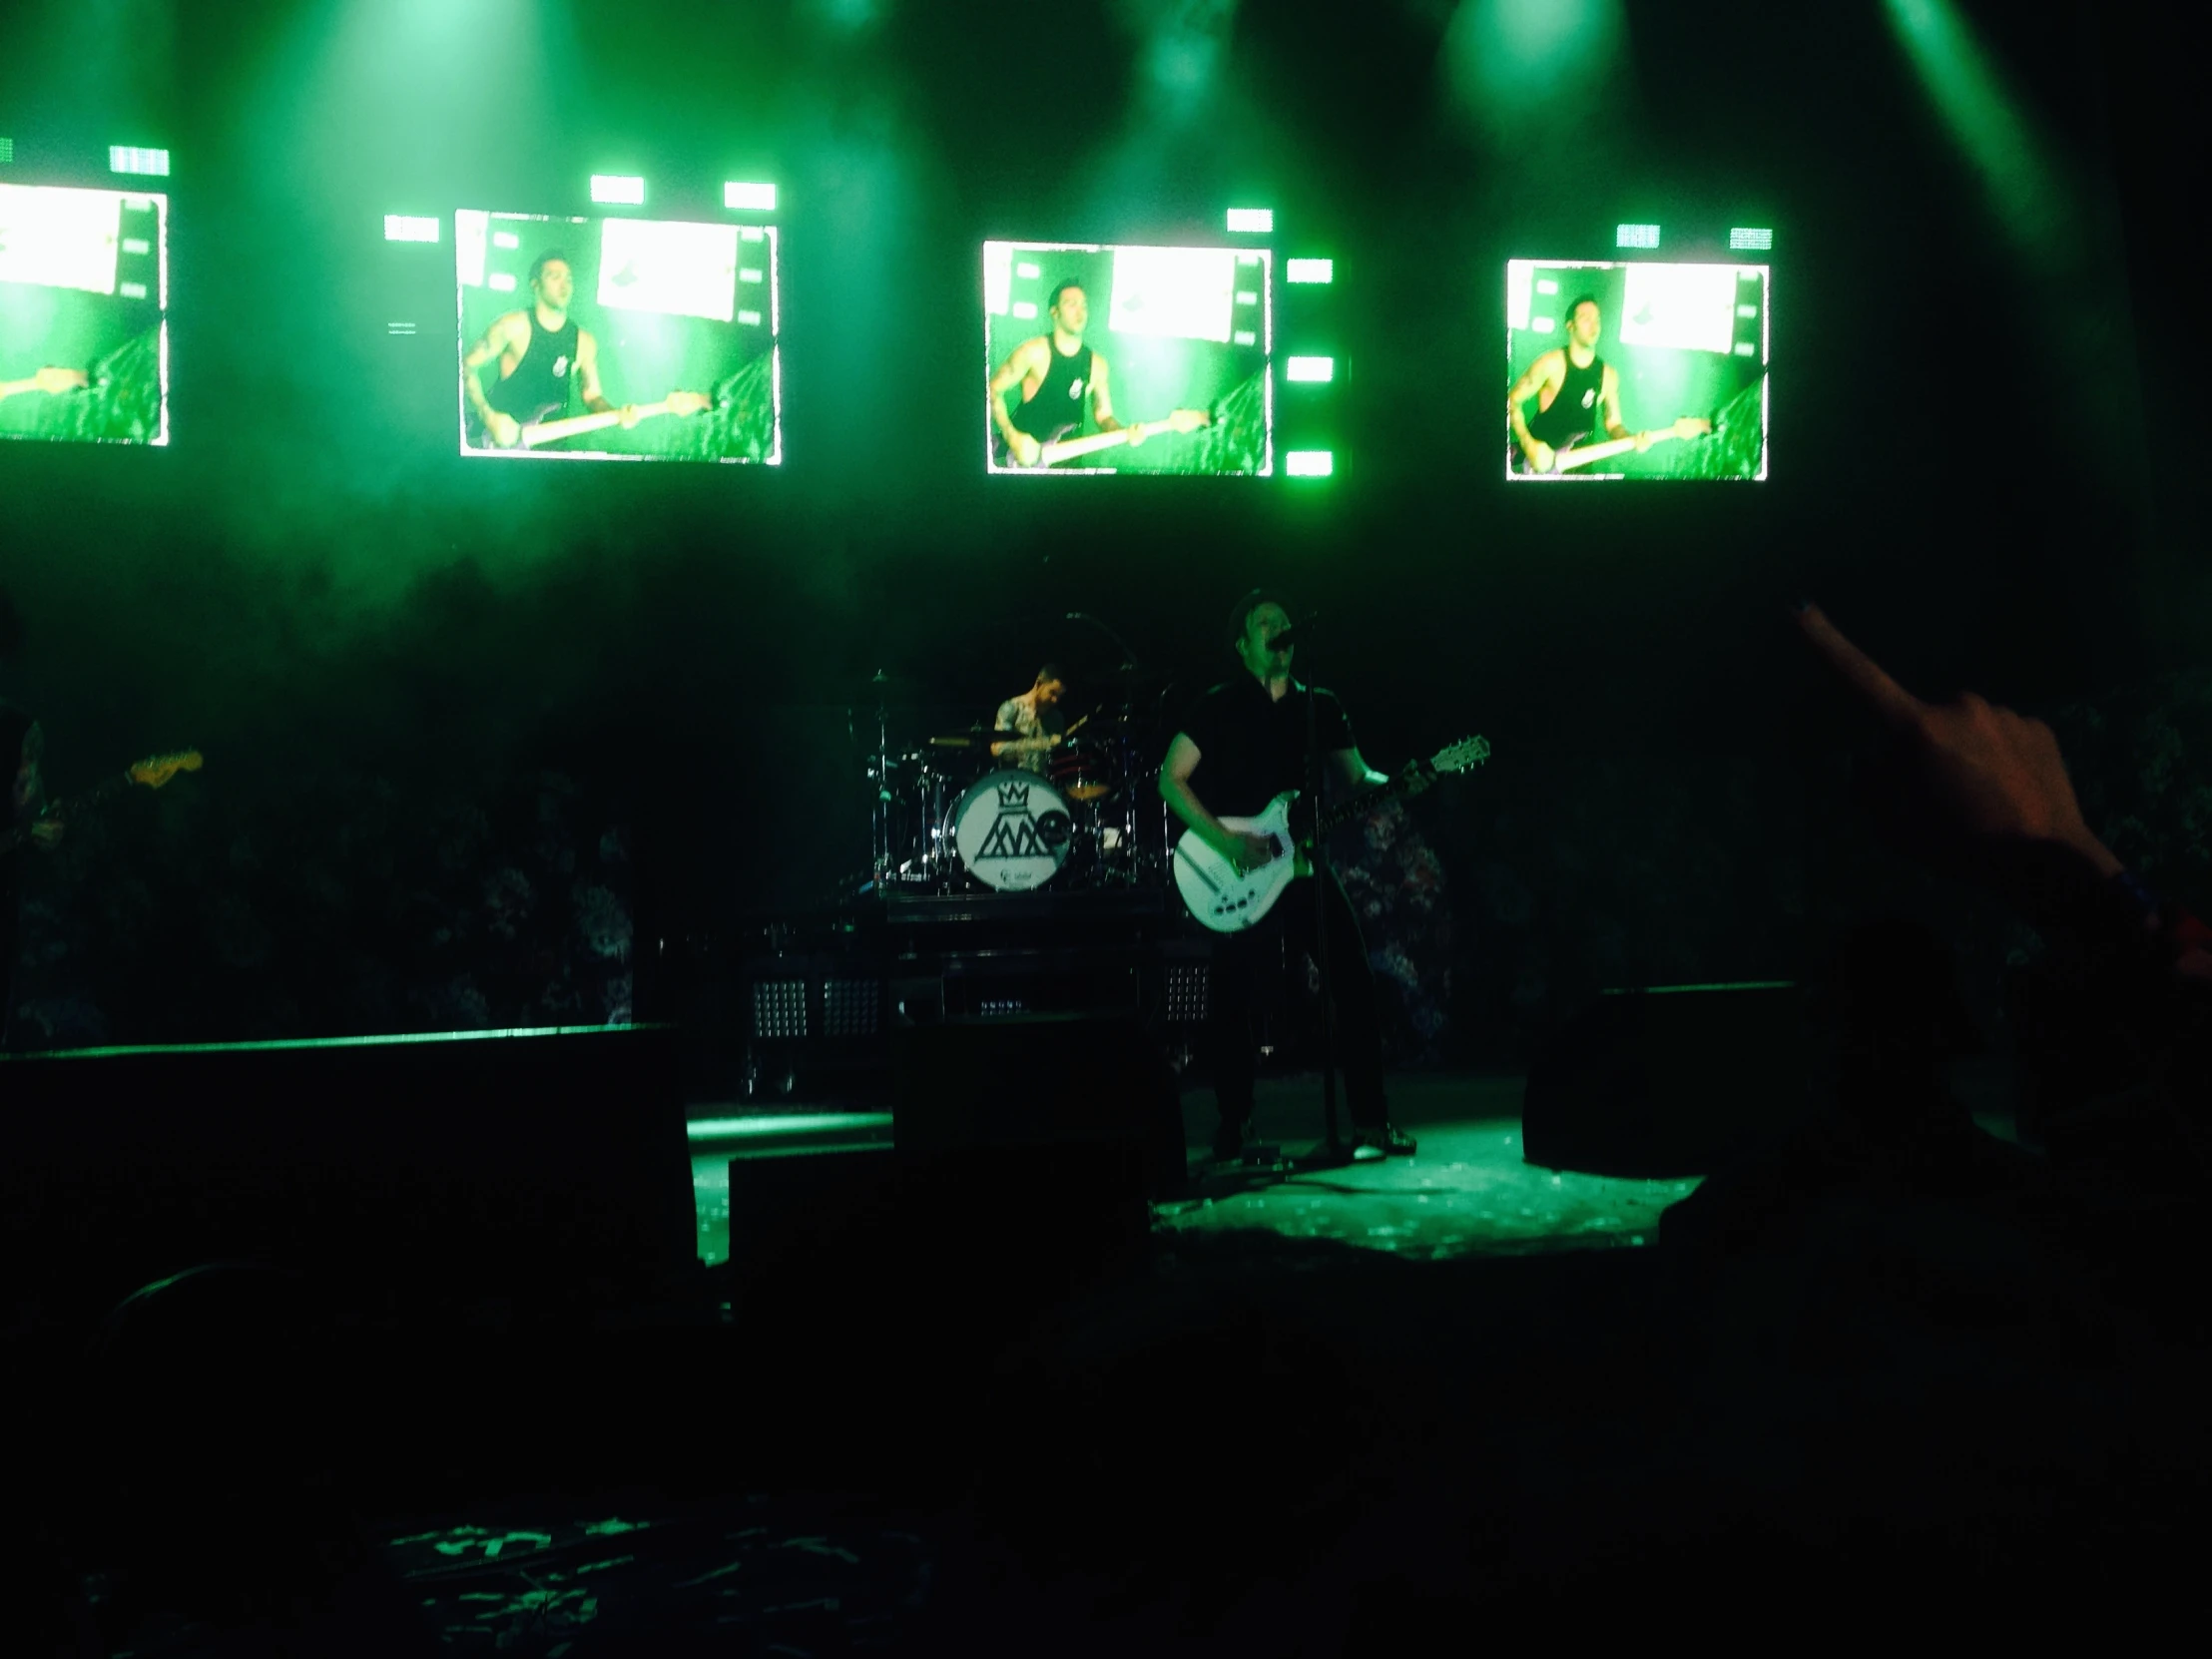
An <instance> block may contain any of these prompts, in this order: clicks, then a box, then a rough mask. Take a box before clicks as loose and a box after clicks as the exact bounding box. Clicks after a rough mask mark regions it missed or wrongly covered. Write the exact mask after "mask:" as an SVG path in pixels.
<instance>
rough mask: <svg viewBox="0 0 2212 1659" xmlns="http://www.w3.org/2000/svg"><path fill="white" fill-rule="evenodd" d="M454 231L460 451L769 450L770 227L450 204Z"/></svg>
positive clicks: (772, 413) (624, 453) (770, 453)
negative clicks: (545, 214) (559, 215)
mask: <svg viewBox="0 0 2212 1659" xmlns="http://www.w3.org/2000/svg"><path fill="white" fill-rule="evenodd" d="M454 244H455V258H456V263H457V266H458V275H459V283H460V322H461V352H460V385H459V393H460V395H459V411H460V423H461V445H462V451H463V453H465V454H469V455H501V456H541V457H560V458H575V457H579V456H582V457H590V456H620V457H622V458H624V459H637V458H641V457H643V458H649V459H655V460H694V461H759V462H764V463H767V464H771V465H773V464H775V463H776V462H778V461H779V460H780V459H781V458H782V437H781V418H780V408H779V396H780V394H779V389H778V387H779V376H778V374H777V372H776V362H777V351H778V347H777V320H776V317H777V312H776V246H777V245H776V233H775V230H774V228H773V227H755V226H739V225H707V224H688V223H682V222H677V221H660V220H630V219H620V220H618V219H606V220H585V219H565V220H551V219H544V218H540V217H534V216H530V215H523V214H494V213H483V212H476V211H464V212H461V213H458V214H456V215H455V216H454ZM518 298H519V299H521V300H522V301H523V302H522V303H520V304H517V303H516V301H517V299H518Z"/></svg>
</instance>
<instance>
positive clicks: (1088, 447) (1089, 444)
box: [991, 409, 1214, 471]
mask: <svg viewBox="0 0 2212 1659" xmlns="http://www.w3.org/2000/svg"><path fill="white" fill-rule="evenodd" d="M1213 423H1214V412H1213V410H1211V409H1176V410H1174V411H1172V412H1171V413H1170V414H1169V415H1168V417H1167V418H1166V419H1165V420H1140V421H1138V422H1136V424H1134V425H1131V426H1123V427H1121V428H1119V429H1117V430H1115V431H1111V432H1093V433H1092V434H1091V435H1090V436H1089V437H1085V438H1071V437H1069V436H1068V435H1067V434H1068V433H1070V432H1072V431H1074V430H1075V428H1076V427H1077V426H1078V425H1080V424H1081V422H1079V421H1070V422H1068V423H1067V424H1066V425H1064V426H1059V427H1056V428H1054V430H1053V434H1052V436H1050V437H1048V438H1041V439H1039V440H1038V448H1037V458H1036V460H1035V461H1034V462H1030V463H1027V464H1024V463H1023V462H1021V461H1018V460H1016V459H1015V458H1014V455H1013V451H1012V450H1011V449H1010V448H1009V447H1008V446H1007V443H1006V439H1005V436H1004V434H1002V433H994V434H993V437H992V447H991V464H992V465H994V466H1000V467H1012V468H1017V469H1020V470H1023V471H1029V470H1034V469H1036V468H1042V467H1048V466H1050V465H1052V464H1053V463H1054V462H1055V461H1072V460H1074V459H1075V458H1076V457H1077V456H1078V455H1095V454H1096V453H1097V452H1098V451H1099V450H1101V449H1112V448H1114V447H1115V446H1116V445H1118V444H1135V443H1141V442H1143V441H1145V440H1146V439H1148V438H1154V437H1158V436H1159V435H1160V434H1161V433H1163V432H1172V433H1174V434H1176V435H1177V436H1181V435H1182V434H1184V433H1186V432H1195V431H1197V430H1198V429H1199V428H1200V427H1201V426H1211V425H1212V424H1213Z"/></svg>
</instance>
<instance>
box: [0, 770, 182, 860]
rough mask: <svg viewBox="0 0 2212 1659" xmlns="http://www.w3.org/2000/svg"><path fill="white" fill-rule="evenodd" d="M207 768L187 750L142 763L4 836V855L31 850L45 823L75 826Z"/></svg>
mask: <svg viewBox="0 0 2212 1659" xmlns="http://www.w3.org/2000/svg"><path fill="white" fill-rule="evenodd" d="M204 765H206V762H205V761H204V760H203V759H202V757H201V754H200V751H199V750H197V749H186V750H180V751H179V752H178V753H177V754H174V755H156V756H154V757H153V758H152V759H150V760H144V761H140V762H139V763H138V764H137V765H135V766H130V767H126V768H124V770H123V771H122V772H120V773H118V774H117V775H115V776H114V777H112V778H109V779H107V780H106V781H105V782H103V783H99V784H95V785H94V786H93V787H92V788H91V789H89V790H87V791H85V793H84V794H82V795H78V796H73V797H71V798H70V799H69V800H68V801H65V802H62V803H60V804H58V805H56V806H52V807H49V808H47V810H46V811H45V812H44V813H43V814H41V815H40V816H39V817H38V818H36V819H34V820H32V821H31V823H29V824H24V825H19V826H17V827H16V828H15V829H13V830H7V831H6V832H5V833H0V852H13V851H15V850H16V849H17V848H18V847H23V846H28V845H29V844H30V843H31V839H32V832H33V831H34V830H36V829H37V827H38V826H39V825H40V824H42V823H46V822H48V821H50V820H57V821H59V822H61V823H65V824H68V823H74V822H75V821H77V820H78V819H80V818H82V817H84V815H85V814H86V813H88V812H90V811H92V810H93V809H94V808H95V807H100V806H103V805H105V804H106V803H108V802H110V801H113V800H114V799H115V798H116V797H117V796H119V795H124V794H127V793H128V792H129V791H131V790H134V789H148V790H158V789H160V788H161V787H162V786H163V785H164V784H166V783H168V782H169V781H170V780H171V779H172V778H174V777H176V776H177V775H178V774H179V773H180V772H198V771H199V770H200V769H201V767H202V766H204Z"/></svg>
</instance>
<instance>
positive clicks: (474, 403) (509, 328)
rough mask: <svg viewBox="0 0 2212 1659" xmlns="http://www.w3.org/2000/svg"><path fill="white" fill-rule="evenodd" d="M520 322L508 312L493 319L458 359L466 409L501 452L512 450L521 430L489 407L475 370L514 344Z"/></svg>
mask: <svg viewBox="0 0 2212 1659" xmlns="http://www.w3.org/2000/svg"><path fill="white" fill-rule="evenodd" d="M521 321H522V313H521V312H520V311H509V312H508V313H507V314H506V315H505V316H502V317H498V318H495V319H494V320H493V322H492V325H491V326H490V327H489V328H486V329H485V330H484V337H483V338H482V339H480V340H478V341H477V342H476V343H475V344H474V345H472V346H470V347H469V348H468V355H466V356H465V357H463V358H462V359H461V390H462V391H463V392H465V393H466V394H467V395H468V406H469V407H470V408H472V409H474V410H475V411H476V418H477V419H478V420H480V421H482V422H483V423H484V430H485V431H487V432H489V433H490V434H491V440H492V442H494V443H496V444H498V445H499V447H500V448H502V449H512V448H513V447H514V446H515V442H516V440H517V439H518V438H519V437H520V436H521V435H522V427H521V425H520V423H518V422H517V421H516V420H515V418H514V417H513V416H512V415H503V414H501V413H500V412H499V411H498V410H497V409H495V408H493V407H492V406H491V400H490V399H489V398H487V397H486V396H485V395H484V382H483V381H482V380H481V379H480V378H479V377H478V375H477V370H479V369H481V368H482V367H483V366H484V364H486V363H488V362H490V361H491V360H492V358H494V357H496V356H499V355H500V354H501V353H502V352H504V351H505V350H506V349H507V348H508V346H509V345H510V344H512V343H513V341H514V330H515V326H516V325H517V324H518V323H520V322H521Z"/></svg>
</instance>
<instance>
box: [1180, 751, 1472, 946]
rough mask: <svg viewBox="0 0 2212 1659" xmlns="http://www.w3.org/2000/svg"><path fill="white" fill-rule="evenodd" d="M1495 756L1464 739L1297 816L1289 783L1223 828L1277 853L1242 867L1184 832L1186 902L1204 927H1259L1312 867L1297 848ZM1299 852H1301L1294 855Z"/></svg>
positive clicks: (1182, 859) (1182, 867)
mask: <svg viewBox="0 0 2212 1659" xmlns="http://www.w3.org/2000/svg"><path fill="white" fill-rule="evenodd" d="M1489 758H1490V746H1489V743H1488V741H1487V740H1486V739H1483V738H1462V739H1460V740H1459V742H1457V743H1455V744H1452V745H1451V746H1450V747H1449V748H1446V749H1441V750H1438V751H1437V752H1436V753H1435V754H1434V755H1433V756H1431V757H1430V758H1429V759H1428V760H1426V761H1416V762H1414V763H1413V764H1412V765H1411V766H1409V767H1407V768H1406V769H1405V770H1404V771H1403V772H1401V773H1399V774H1398V776H1397V777H1395V778H1393V779H1391V780H1390V781H1389V782H1388V783H1387V784H1378V785H1377V786H1376V787H1375V788H1374V789H1372V790H1363V791H1361V792H1360V793H1359V794H1358V795H1356V796H1353V797H1352V798H1351V799H1350V800H1348V801H1345V802H1342V803H1340V804H1339V805H1337V806H1336V807H1333V808H1329V809H1327V810H1325V811H1322V812H1319V813H1298V814H1297V817H1298V819H1299V821H1300V822H1299V823H1298V824H1297V825H1296V826H1295V827H1294V826H1293V823H1292V819H1293V815H1294V813H1295V812H1296V809H1297V807H1298V802H1299V792H1298V791H1297V790H1285V791H1284V792H1283V793H1282V794H1281V795H1279V796H1277V797H1276V798H1275V799H1274V800H1273V801H1271V802H1269V803H1268V805H1267V809H1266V811H1264V812H1262V813H1261V814H1260V816H1259V817H1258V818H1225V819H1223V820H1222V821H1221V823H1222V828H1223V829H1225V830H1232V831H1235V832H1237V833H1240V834H1252V835H1259V836H1261V837H1262V838H1263V839H1265V840H1266V841H1267V843H1268V845H1269V846H1270V847H1271V848H1273V849H1274V853H1275V856H1274V857H1272V858H1270V859H1269V860H1268V861H1267V862H1266V863H1264V864H1262V865H1260V867H1259V868H1257V869H1251V870H1245V871H1243V872H1242V873H1240V872H1239V871H1238V869H1237V866H1236V865H1235V864H1233V863H1231V862H1230V861H1229V860H1228V859H1227V858H1225V857H1223V856H1222V855H1221V854H1220V853H1219V852H1216V851H1215V850H1214V849H1213V848H1212V847H1211V846H1209V845H1208V844H1207V843H1206V841H1205V840H1204V839H1203V838H1202V837H1201V836H1200V835H1199V833H1198V831H1197V830H1184V831H1183V838H1182V839H1181V840H1179V841H1177V842H1176V843H1175V886H1176V890H1177V891H1178V892H1180V893H1181V894H1182V895H1183V902H1184V904H1185V905H1186V906H1187V907H1188V908H1189V910H1190V912H1191V914H1192V915H1193V916H1195V917H1196V918H1197V919H1198V921H1199V923H1200V924H1201V925H1202V926H1205V927H1207V928H1210V929H1211V930H1212V931H1214V932H1216V933H1241V932H1243V931H1244V930H1245V929H1246V928H1248V927H1252V926H1256V925H1257V924H1258V923H1259V921H1260V920H1261V918H1262V917H1264V916H1265V915H1266V914H1267V913H1268V912H1269V911H1270V910H1272V909H1273V908H1274V907H1275V901H1276V900H1277V899H1279V898H1281V897H1282V896H1283V889H1284V888H1285V887H1287V886H1289V885H1290V884H1291V882H1292V881H1293V880H1295V879H1296V878H1297V877H1299V876H1300V875H1303V874H1305V873H1306V872H1307V869H1308V865H1307V862H1306V858H1305V855H1304V853H1303V852H1302V851H1300V850H1299V849H1300V848H1302V847H1305V846H1307V845H1310V844H1311V843H1312V842H1313V841H1314V840H1316V839H1317V838H1318V837H1320V836H1322V835H1326V834H1327V833H1328V832H1329V831H1330V830H1334V829H1336V828H1337V826H1338V825H1340V824H1346V823H1349V822H1350V821H1352V820H1353V819H1356V818H1358V817H1360V816H1361V815H1362V814H1363V813H1367V812H1370V811H1372V810H1373V809H1374V808H1376V807H1378V806H1381V805H1382V804H1383V802H1385V801H1387V800H1389V799H1391V798H1392V797H1393V796H1398V795H1402V794H1403V793H1404V792H1405V791H1406V790H1408V789H1410V788H1411V787H1412V786H1413V784H1414V783H1415V782H1416V781H1417V780H1420V779H1423V778H1436V777H1443V776H1446V775H1449V774H1454V773H1461V772H1467V771H1470V770H1471V769H1473V768H1475V767H1478V766H1480V765H1481V764H1482V763H1483V762H1484V761H1486V760H1488V759H1489ZM1294 854H1295V855H1294Z"/></svg>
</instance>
